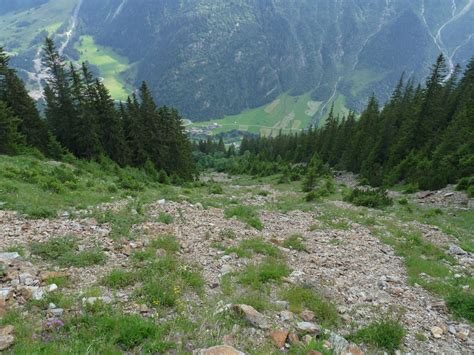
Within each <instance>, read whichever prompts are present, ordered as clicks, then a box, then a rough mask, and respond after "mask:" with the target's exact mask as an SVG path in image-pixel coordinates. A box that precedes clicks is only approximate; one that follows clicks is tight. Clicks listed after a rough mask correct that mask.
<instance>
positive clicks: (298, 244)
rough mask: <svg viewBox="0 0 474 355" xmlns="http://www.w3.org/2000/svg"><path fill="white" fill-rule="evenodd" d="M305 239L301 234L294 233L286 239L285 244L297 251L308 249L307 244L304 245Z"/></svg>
mask: <svg viewBox="0 0 474 355" xmlns="http://www.w3.org/2000/svg"><path fill="white" fill-rule="evenodd" d="M303 241H304V238H303V236H302V235H301V234H293V235H291V236H289V237H288V238H286V239H285V241H284V242H283V246H284V247H285V248H288V249H293V250H297V251H306V245H304V243H303Z"/></svg>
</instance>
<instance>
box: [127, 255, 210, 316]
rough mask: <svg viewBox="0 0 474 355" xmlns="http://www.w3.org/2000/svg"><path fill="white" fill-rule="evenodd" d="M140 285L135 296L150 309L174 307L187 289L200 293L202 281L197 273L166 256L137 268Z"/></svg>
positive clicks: (173, 258)
mask: <svg viewBox="0 0 474 355" xmlns="http://www.w3.org/2000/svg"><path fill="white" fill-rule="evenodd" d="M137 268H138V271H139V280H140V281H142V285H141V287H140V288H138V289H137V291H136V293H135V295H136V297H137V298H138V299H140V300H142V301H144V302H146V303H147V304H148V305H149V306H151V307H175V306H177V305H178V300H179V299H180V297H181V296H182V295H183V292H185V291H186V290H187V289H192V290H194V291H195V292H197V293H198V294H200V293H202V290H203V287H204V280H203V278H202V276H201V275H200V273H199V272H197V271H196V270H193V268H191V267H190V266H188V265H186V264H183V263H181V262H180V260H179V259H177V258H176V257H175V256H173V255H170V254H168V255H167V256H165V257H163V258H160V259H158V260H153V261H148V262H146V263H145V264H142V265H138V266H137Z"/></svg>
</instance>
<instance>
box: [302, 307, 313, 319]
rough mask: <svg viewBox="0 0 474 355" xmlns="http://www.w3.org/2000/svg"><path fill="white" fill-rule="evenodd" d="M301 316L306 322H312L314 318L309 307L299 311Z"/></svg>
mask: <svg viewBox="0 0 474 355" xmlns="http://www.w3.org/2000/svg"><path fill="white" fill-rule="evenodd" d="M301 318H302V319H303V320H304V321H306V322H312V321H313V320H314V312H313V311H310V310H309V309H305V310H304V311H303V312H301Z"/></svg>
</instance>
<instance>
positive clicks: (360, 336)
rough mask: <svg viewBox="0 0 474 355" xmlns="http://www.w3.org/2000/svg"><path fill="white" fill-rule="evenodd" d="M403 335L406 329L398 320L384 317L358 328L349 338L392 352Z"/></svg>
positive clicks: (398, 345)
mask: <svg viewBox="0 0 474 355" xmlns="http://www.w3.org/2000/svg"><path fill="white" fill-rule="evenodd" d="M405 335H406V331H405V329H404V328H403V325H402V324H401V323H400V322H399V321H398V320H395V319H392V318H389V317H386V318H383V319H381V320H378V321H375V322H373V323H372V324H369V325H368V326H367V327H365V328H362V329H360V330H358V331H357V332H356V333H355V334H353V335H352V336H351V337H350V339H351V340H352V341H355V342H358V343H365V344H368V345H373V346H376V347H377V348H380V349H384V350H387V351H389V352H391V353H394V352H395V350H397V349H399V348H400V345H401V344H402V341H403V338H404V337H405Z"/></svg>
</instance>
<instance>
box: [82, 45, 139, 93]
mask: <svg viewBox="0 0 474 355" xmlns="http://www.w3.org/2000/svg"><path fill="white" fill-rule="evenodd" d="M74 47H75V48H76V49H77V51H78V52H79V54H80V58H79V61H80V62H89V63H91V64H93V65H95V66H96V67H97V68H99V70H100V76H101V77H103V78H104V84H105V86H106V87H107V88H108V89H109V90H110V93H111V95H112V97H113V98H114V99H116V100H125V99H126V98H127V95H128V93H129V91H128V90H127V88H126V84H125V82H124V80H123V78H122V77H121V74H122V73H123V72H124V71H125V70H127V69H128V68H129V66H130V65H129V62H128V59H127V58H125V57H122V56H120V55H118V54H116V53H115V52H114V51H113V50H111V49H110V48H107V47H103V46H99V45H97V44H96V43H95V41H94V38H93V37H92V36H81V38H80V39H79V41H78V42H76V43H75V45H74Z"/></svg>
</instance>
